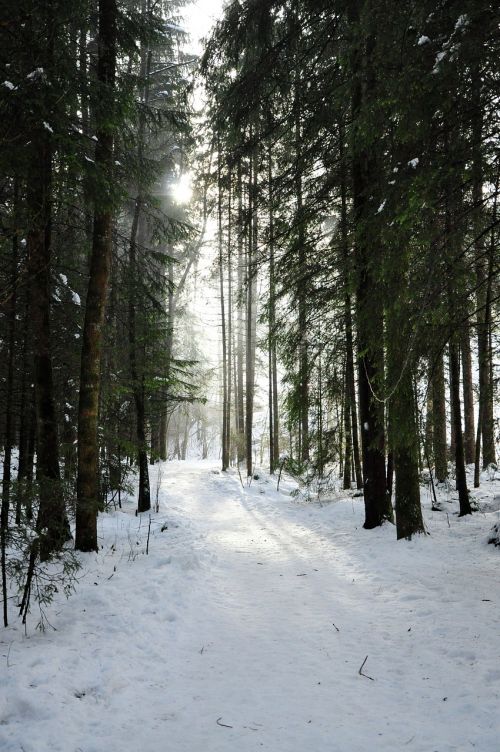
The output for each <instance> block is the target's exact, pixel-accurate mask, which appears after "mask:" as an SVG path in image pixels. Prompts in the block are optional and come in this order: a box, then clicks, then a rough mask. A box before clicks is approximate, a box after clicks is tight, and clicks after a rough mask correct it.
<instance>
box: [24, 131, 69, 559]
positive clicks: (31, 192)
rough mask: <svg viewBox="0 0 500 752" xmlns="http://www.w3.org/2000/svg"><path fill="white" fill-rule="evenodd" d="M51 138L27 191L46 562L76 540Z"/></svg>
mask: <svg viewBox="0 0 500 752" xmlns="http://www.w3.org/2000/svg"><path fill="white" fill-rule="evenodd" d="M50 139H51V137H50V134H49V133H48V131H47V130H46V129H45V128H43V125H42V124H40V126H39V127H38V128H37V129H36V130H34V132H33V134H32V142H31V149H32V160H31V172H30V180H29V181H28V190H27V210H28V223H29V231H28V238H27V250H28V275H29V278H30V280H31V288H30V295H31V321H32V327H33V346H34V347H33V349H34V377H35V379H34V381H35V401H36V426H37V480H38V483H39V490H40V506H39V510H38V517H37V523H36V528H37V531H38V533H39V540H40V544H39V552H40V557H41V559H42V560H46V559H48V558H49V556H50V555H51V553H52V552H53V551H56V550H59V549H60V548H61V547H62V545H63V543H64V542H65V541H66V540H68V538H69V537H70V531H69V524H68V520H67V517H66V510H65V504H64V497H63V493H62V488H61V483H60V473H59V439H58V433H57V418H56V408H55V400H54V384H53V375H52V373H53V372H52V346H51V333H50V268H51V255H52V254H51V242H52V237H51V218H52V217H51V215H52V207H51V196H52V146H51V140H50Z"/></svg>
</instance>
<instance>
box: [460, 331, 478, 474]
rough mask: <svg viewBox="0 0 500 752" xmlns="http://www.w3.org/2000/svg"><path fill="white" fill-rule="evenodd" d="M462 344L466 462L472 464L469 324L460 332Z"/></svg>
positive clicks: (472, 415)
mask: <svg viewBox="0 0 500 752" xmlns="http://www.w3.org/2000/svg"><path fill="white" fill-rule="evenodd" d="M460 345H461V353H462V381H463V393H464V451H465V462H466V464H467V465H471V464H472V463H473V462H474V452H475V443H476V437H475V431H474V388H473V386H472V357H471V350H470V333H469V325H468V324H464V325H463V329H462V331H461V332H460Z"/></svg>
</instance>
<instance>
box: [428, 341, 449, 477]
mask: <svg viewBox="0 0 500 752" xmlns="http://www.w3.org/2000/svg"><path fill="white" fill-rule="evenodd" d="M431 389H432V421H433V423H432V427H433V433H432V440H433V450H434V474H435V476H436V480H437V481H438V483H444V481H445V480H446V478H447V477H448V461H447V457H446V394H445V383H444V362H443V353H442V352H440V353H439V355H438V356H437V357H436V359H435V361H434V368H433V372H432V383H431Z"/></svg>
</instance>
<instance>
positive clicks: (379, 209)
mask: <svg viewBox="0 0 500 752" xmlns="http://www.w3.org/2000/svg"><path fill="white" fill-rule="evenodd" d="M386 203H387V199H386V198H385V199H384V200H383V201H382V203H381V204H380V206H379V208H378V209H377V214H380V212H382V211H384V207H385V205H386Z"/></svg>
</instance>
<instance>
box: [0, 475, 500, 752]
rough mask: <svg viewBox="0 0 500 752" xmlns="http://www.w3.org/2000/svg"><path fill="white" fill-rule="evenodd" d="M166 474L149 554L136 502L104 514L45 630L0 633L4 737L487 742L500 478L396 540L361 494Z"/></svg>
mask: <svg viewBox="0 0 500 752" xmlns="http://www.w3.org/2000/svg"><path fill="white" fill-rule="evenodd" d="M162 475H163V480H162V484H161V488H160V494H159V498H160V512H159V513H158V514H153V515H152V526H151V539H150V543H149V555H146V553H145V549H146V537H147V531H148V516H147V515H143V516H142V519H138V518H136V517H135V516H134V513H133V504H132V503H130V505H129V506H128V507H127V508H126V509H125V510H124V511H123V512H116V513H113V514H110V515H104V516H101V517H100V518H99V525H100V540H101V544H102V549H101V551H100V552H99V554H98V555H86V556H84V557H82V558H83V561H84V570H83V571H84V575H83V577H82V580H81V582H80V584H79V585H78V588H77V592H76V594H75V595H74V596H72V597H71V599H70V600H69V601H66V600H65V599H64V598H63V597H62V596H61V598H60V599H58V600H57V601H56V602H55V603H54V604H52V606H51V607H50V609H49V618H50V621H51V622H52V624H53V626H54V627H55V628H56V630H57V631H50V630H49V631H46V632H45V633H44V634H39V633H38V632H35V631H34V630H33V628H32V625H31V626H30V628H29V630H28V634H27V635H25V634H24V631H23V628H22V627H21V626H20V625H14V626H12V627H9V628H8V629H7V630H5V631H4V632H2V633H1V634H0V641H1V645H0V661H1V663H0V676H1V686H0V749H1V750H2V752H14V751H15V752H23V751H24V752H48V751H49V750H50V752H136V751H137V750H141V752H235V751H236V752H254V751H257V750H260V749H263V750H269V751H270V752H309V751H311V752H365V750H370V752H382V751H383V752H402V751H403V750H408V751H409V752H434V751H436V752H451V751H452V750H453V751H456V750H457V751H458V750H460V752H462V751H464V752H465V751H467V752H468V751H469V750H472V749H476V750H478V752H498V750H500V716H499V709H500V660H499V655H500V610H499V606H500V577H499V571H500V549H498V548H495V547H494V546H488V545H487V543H486V539H487V534H488V531H489V530H490V528H491V527H492V525H493V523H494V522H496V521H497V520H498V518H499V514H498V511H495V510H496V509H497V508H498V507H499V506H500V503H496V502H495V501H494V497H495V494H497V495H498V494H500V482H498V481H497V482H489V481H485V483H484V485H483V488H482V489H481V494H480V497H481V498H482V501H481V503H482V504H483V512H480V513H476V514H475V515H474V516H473V517H471V518H464V519H458V517H457V516H456V514H454V512H455V511H456V504H455V503H450V504H449V505H447V504H446V502H445V503H444V505H445V506H446V508H447V510H449V511H447V512H431V511H430V510H429V509H428V504H427V494H426V493H424V496H425V497H426V499H425V501H426V504H427V509H428V511H427V514H426V520H427V526H428V529H429V532H430V533H431V535H430V536H425V537H420V538H419V539H418V540H414V541H412V542H410V543H408V542H406V541H401V542H399V543H397V542H396V540H395V531H394V528H392V527H391V526H390V525H387V526H385V527H384V528H382V529H379V530H376V531H371V532H367V531H365V530H363V529H362V519H363V514H362V501H361V500H360V499H351V498H348V499H345V498H344V499H337V500H333V501H329V502H323V503H322V504H319V503H317V502H314V503H308V504H306V503H304V502H300V501H299V500H296V499H293V498H291V497H290V495H289V493H288V492H289V490H290V488H291V484H290V483H288V484H287V483H285V484H284V487H283V493H281V492H280V493H279V494H278V493H276V490H275V485H274V481H271V480H269V478H267V477H265V476H262V478H261V479H260V480H259V481H253V482H252V485H251V486H250V488H249V489H247V488H245V489H243V488H242V486H241V484H240V481H239V478H238V476H237V475H234V474H233V475H227V476H225V475H222V474H220V473H219V472H218V470H217V465H216V464H215V463H213V462H212V463H210V462H188V463H181V462H172V463H165V464H164V466H163V470H162ZM153 480H154V474H153ZM153 485H154V483H153ZM498 501H499V502H500V499H499V500H498ZM165 523H166V524H167V525H168V529H164V530H163V531H162V527H164V526H165ZM366 656H368V657H367V659H366V661H365V657H366ZM363 662H364V665H363V668H362V673H360V668H361V666H362V664H363ZM363 674H364V675H363ZM369 677H371V678H369Z"/></svg>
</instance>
